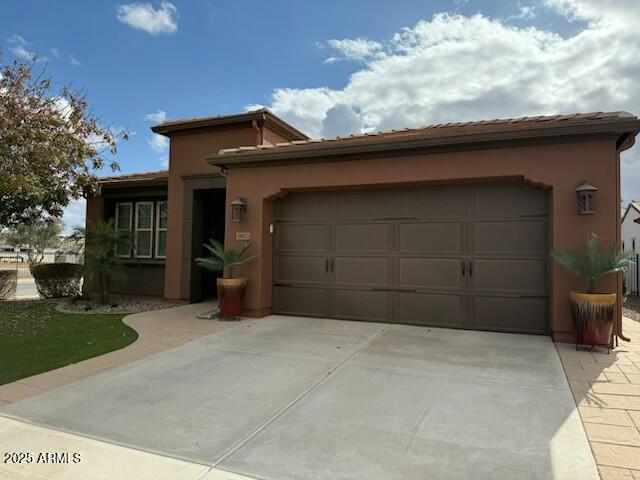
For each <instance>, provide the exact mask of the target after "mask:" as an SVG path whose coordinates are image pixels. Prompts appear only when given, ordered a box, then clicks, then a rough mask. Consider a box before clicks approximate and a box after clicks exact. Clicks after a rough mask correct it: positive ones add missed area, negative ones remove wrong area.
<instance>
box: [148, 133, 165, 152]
mask: <svg viewBox="0 0 640 480" xmlns="http://www.w3.org/2000/svg"><path fill="white" fill-rule="evenodd" d="M147 143H148V144H149V145H150V146H151V148H153V149H154V150H155V151H156V152H164V151H166V150H167V149H168V148H169V139H168V138H167V137H164V136H162V135H158V134H157V133H154V134H153V135H151V137H150V138H148V139H147Z"/></svg>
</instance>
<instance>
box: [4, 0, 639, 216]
mask: <svg viewBox="0 0 640 480" xmlns="http://www.w3.org/2000/svg"><path fill="white" fill-rule="evenodd" d="M639 24H640V1H638V0H522V1H505V0H446V1H445V0H442V1H438V0H433V1H427V0H398V1H395V2H389V1H388V0H349V1H344V0H323V1H317V0H270V1H268V2H267V1H264V0H171V1H162V0H160V1H151V2H133V3H130V2H127V1H108V0H102V1H100V2H87V1H86V0H60V1H57V2H48V1H46V0H3V2H2V5H1V6H0V52H2V58H3V60H4V61H7V60H12V59H14V58H17V59H20V60H27V59H30V58H32V55H34V54H37V55H38V62H37V67H38V68H40V67H41V68H42V69H44V70H45V73H46V74H47V75H49V76H51V77H52V78H53V79H54V80H55V81H56V82H58V84H60V85H61V84H71V85H72V86H73V87H74V88H76V89H83V90H86V92H87V96H88V100H89V103H90V105H91V108H92V110H93V111H94V112H95V113H96V114H97V115H99V117H100V119H101V122H102V124H103V125H105V126H109V127H110V128H112V129H114V130H115V131H120V130H121V129H126V130H127V131H129V132H130V134H131V137H130V140H129V141H126V142H124V141H123V142H121V143H120V145H119V150H118V153H117V154H116V160H117V161H118V162H119V164H120V167H121V171H122V172H123V173H127V172H142V171H155V170H161V169H164V168H166V165H167V158H168V141H167V140H166V139H165V138H164V137H160V136H157V135H154V134H152V133H151V131H150V129H149V128H150V127H151V126H152V125H154V124H156V123H159V122H161V121H163V120H165V119H178V118H188V117H197V116H208V115H217V114H224V113H236V112H242V111H246V110H249V109H253V108H257V107H261V106H265V107H268V108H270V109H271V110H272V111H273V112H274V113H275V114H277V115H279V116H281V117H282V118H284V119H285V120H287V121H289V122H290V123H292V124H293V125H294V126H296V127H298V128H299V129H300V130H302V131H304V132H305V133H307V134H308V135H310V136H312V137H325V138H327V137H333V136H337V135H344V134H349V133H357V132H366V131H376V130H388V129H392V128H404V127H419V126H422V125H428V124H430V123H440V122H450V121H469V120H482V119H493V118H508V117H519V116H526V115H543V114H557V113H575V112H590V111H617V110H626V111H630V112H632V113H634V114H640V54H639V53H638V52H639V51H640V29H638V28H637V25H639ZM100 173H101V174H108V173H109V172H100ZM622 196H623V203H626V202H628V201H630V200H635V199H637V200H640V147H636V148H634V149H631V150H629V151H627V152H625V153H624V154H623V158H622ZM84 208H85V207H84V202H83V201H77V202H73V203H72V204H71V205H70V206H69V208H67V210H66V211H65V217H64V220H65V224H66V226H67V229H71V228H72V227H73V226H75V225H78V224H81V223H83V221H84V220H83V219H84Z"/></svg>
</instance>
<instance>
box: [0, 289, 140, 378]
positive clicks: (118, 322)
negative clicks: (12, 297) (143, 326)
mask: <svg viewBox="0 0 640 480" xmlns="http://www.w3.org/2000/svg"><path fill="white" fill-rule="evenodd" d="M124 316H125V315H120V314H117V315H114V314H105V315H95V314H92V315H89V314H76V313H61V312H57V311H56V310H55V304H53V303H50V302H20V301H15V302H6V301H5V302H0V385H3V384H5V383H9V382H14V381H16V380H19V379H21V378H25V377H30V376H31V375H36V374H38V373H42V372H47V371H49V370H53V369H55V368H60V367H64V366H65V365H69V364H71V363H76V362H79V361H81V360H86V359H88V358H91V357H96V356H98V355H102V354H104V353H107V352H111V351H113V350H118V349H120V348H123V347H125V346H127V345H129V344H130V343H132V342H134V341H135V340H136V339H137V338H138V334H137V333H136V332H135V330H133V329H132V328H130V327H128V326H127V325H125V324H124V323H122V318H123V317H124Z"/></svg>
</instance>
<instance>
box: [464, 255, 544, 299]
mask: <svg viewBox="0 0 640 480" xmlns="http://www.w3.org/2000/svg"><path fill="white" fill-rule="evenodd" d="M546 264H547V261H546V260H521V259H478V260H476V261H475V262H474V273H473V280H474V287H475V289H476V290H492V291H500V292H526V293H537V294H544V293H545V290H546V288H545V287H546V278H547V268H546Z"/></svg>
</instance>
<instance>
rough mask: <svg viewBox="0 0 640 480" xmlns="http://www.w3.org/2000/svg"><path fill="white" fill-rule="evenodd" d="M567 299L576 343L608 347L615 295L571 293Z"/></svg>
mask: <svg viewBox="0 0 640 480" xmlns="http://www.w3.org/2000/svg"><path fill="white" fill-rule="evenodd" d="M569 298H570V300H571V313H572V315H573V321H574V324H575V326H576V332H577V340H576V343H577V344H581V345H592V346H594V345H599V346H606V347H608V346H609V345H610V344H611V332H612V328H613V318H614V315H615V311H616V294H615V293H584V292H571V293H570V294H569Z"/></svg>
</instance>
